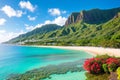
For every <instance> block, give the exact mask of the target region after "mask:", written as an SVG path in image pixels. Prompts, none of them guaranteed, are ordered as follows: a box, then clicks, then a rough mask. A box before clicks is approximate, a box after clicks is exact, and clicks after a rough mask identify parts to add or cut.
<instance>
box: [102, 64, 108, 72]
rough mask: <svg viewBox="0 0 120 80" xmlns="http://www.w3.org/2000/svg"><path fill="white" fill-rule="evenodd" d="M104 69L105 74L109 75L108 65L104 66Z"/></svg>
mask: <svg viewBox="0 0 120 80" xmlns="http://www.w3.org/2000/svg"><path fill="white" fill-rule="evenodd" d="M102 68H103V70H104V72H105V73H109V70H108V65H107V64H103V65H102Z"/></svg>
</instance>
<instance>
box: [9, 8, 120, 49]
mask: <svg viewBox="0 0 120 80" xmlns="http://www.w3.org/2000/svg"><path fill="white" fill-rule="evenodd" d="M119 10H120V9H119V8H117V9H115V10H114V9H112V10H111V11H109V10H106V12H105V14H104V13H103V12H102V11H101V12H100V10H91V11H92V12H91V11H90V12H89V11H88V14H97V13H98V12H99V15H100V16H99V17H98V18H99V19H98V20H97V22H95V23H91V22H90V23H89V22H88V21H87V22H86V21H85V20H80V21H78V22H77V23H73V24H69V25H67V26H64V27H62V28H60V29H58V28H57V30H55V29H56V28H55V29H53V30H49V31H46V30H47V29H45V31H44V30H43V32H42V33H41V34H37V33H39V32H40V31H39V30H38V29H36V30H34V31H32V32H33V33H34V32H35V31H37V30H38V31H37V33H36V34H34V35H30V36H27V37H22V36H21V37H18V38H15V39H12V40H11V41H10V42H12V43H19V42H20V41H22V42H23V43H24V44H27V45H60V46H62V45H64V46H71V45H72V46H74V45H76V46H102V47H115V48H120V16H118V14H119V13H118V14H117V12H118V11H119ZM97 11H98V12H97ZM86 12H87V11H85V13H86ZM108 13H109V15H108ZM115 13H116V14H115ZM88 14H87V15H88ZM113 14H114V15H113ZM73 15H76V14H73ZM102 15H104V16H102ZM105 15H106V16H109V17H108V18H107V17H105ZM116 16H117V17H116ZM93 17H94V16H93ZM104 18H105V19H104ZM101 19H102V20H105V21H102V23H101V22H100V23H98V21H101ZM42 28H43V27H42ZM51 28H53V27H50V29H51ZM39 29H41V28H39ZM29 33H31V32H29ZM27 34H28V33H27Z"/></svg>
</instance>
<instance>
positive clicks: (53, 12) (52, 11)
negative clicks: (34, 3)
mask: <svg viewBox="0 0 120 80" xmlns="http://www.w3.org/2000/svg"><path fill="white" fill-rule="evenodd" d="M48 12H49V13H50V15H52V16H60V15H61V14H65V13H67V11H65V10H64V11H62V10H60V9H58V8H51V9H48Z"/></svg>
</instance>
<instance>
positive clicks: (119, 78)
mask: <svg viewBox="0 0 120 80" xmlns="http://www.w3.org/2000/svg"><path fill="white" fill-rule="evenodd" d="M117 75H118V80H120V67H118V68H117Z"/></svg>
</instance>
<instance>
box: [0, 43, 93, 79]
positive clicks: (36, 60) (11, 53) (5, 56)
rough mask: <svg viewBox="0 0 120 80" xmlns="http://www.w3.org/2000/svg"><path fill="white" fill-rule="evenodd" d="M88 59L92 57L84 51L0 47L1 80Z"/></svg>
mask: <svg viewBox="0 0 120 80" xmlns="http://www.w3.org/2000/svg"><path fill="white" fill-rule="evenodd" d="M88 57H92V55H90V54H88V53H86V52H84V51H75V50H65V49H57V48H44V47H43V48H42V47H40V48H38V47H27V46H12V45H0V80H5V78H7V77H8V76H9V75H11V74H19V73H24V72H26V71H28V70H32V69H35V68H39V67H42V66H47V65H49V64H60V63H64V62H70V61H76V60H79V59H85V58H88ZM76 74H77V73H73V74H71V73H67V74H66V75H63V76H66V77H68V76H69V75H70V76H71V75H75V76H76ZM82 74H84V73H82ZM51 76H52V77H53V79H50V80H55V79H54V75H51ZM56 76H58V77H62V75H55V77H56ZM77 78H78V77H76V79H75V80H77ZM61 79H62V78H61ZM46 80H47V79H46ZM62 80H63V79H62Z"/></svg>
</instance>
